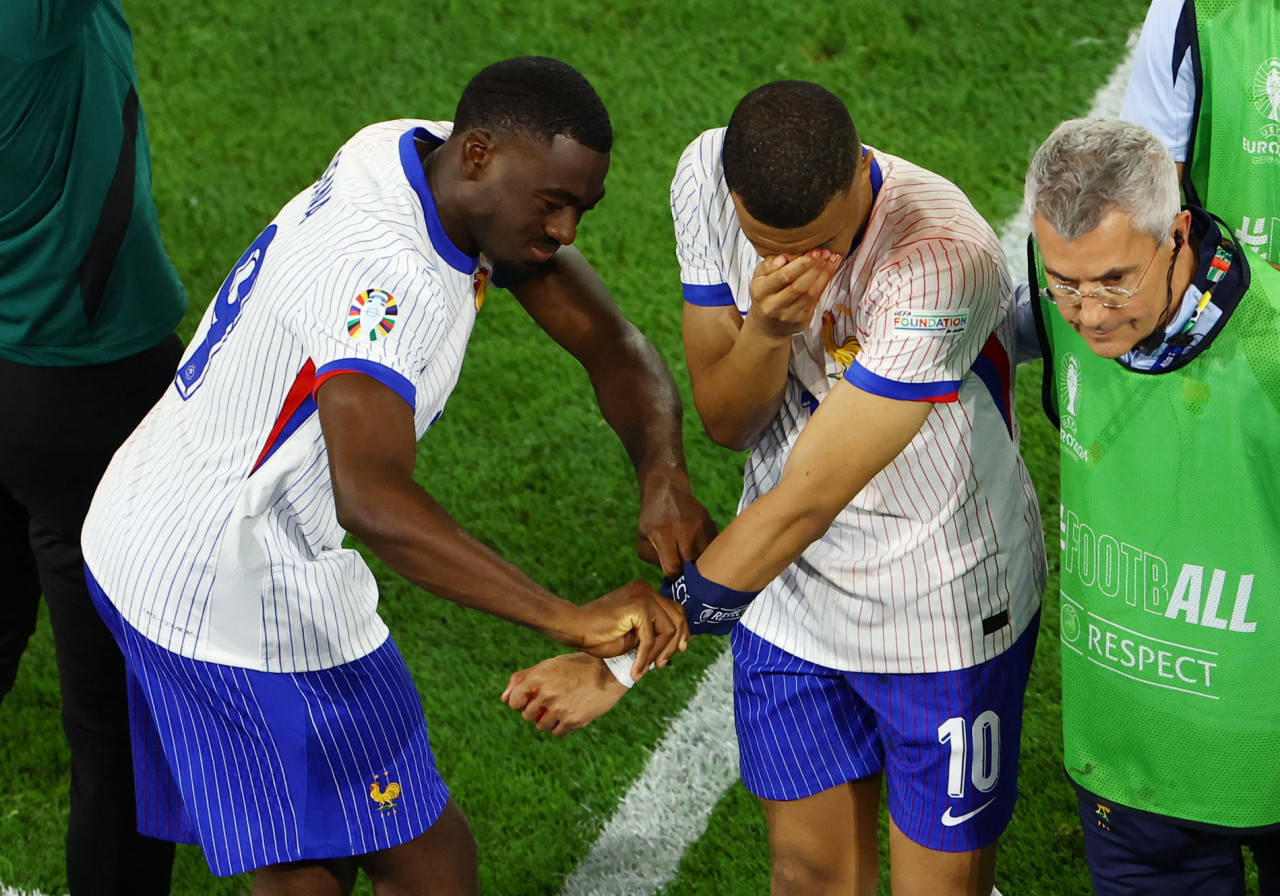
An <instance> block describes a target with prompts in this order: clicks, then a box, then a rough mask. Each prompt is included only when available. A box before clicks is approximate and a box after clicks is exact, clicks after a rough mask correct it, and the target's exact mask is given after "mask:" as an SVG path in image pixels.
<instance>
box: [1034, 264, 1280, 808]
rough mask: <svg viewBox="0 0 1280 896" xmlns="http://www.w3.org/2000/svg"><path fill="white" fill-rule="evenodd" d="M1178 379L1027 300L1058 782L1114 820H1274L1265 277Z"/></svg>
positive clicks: (1271, 408) (1279, 554)
mask: <svg viewBox="0 0 1280 896" xmlns="http://www.w3.org/2000/svg"><path fill="white" fill-rule="evenodd" d="M1251 267H1252V268H1253V269H1254V281H1253V285H1252V286H1251V287H1250V288H1249V291H1248V292H1247V293H1246V294H1245V296H1244V298H1243V299H1242V300H1241V303H1240V305H1239V307H1238V308H1237V309H1236V310H1235V312H1234V313H1233V314H1232V315H1231V317H1230V319H1229V320H1228V321H1227V322H1226V324H1225V326H1224V327H1223V329H1222V331H1221V332H1220V333H1218V334H1217V336H1216V339H1215V340H1214V341H1213V343H1212V344H1211V345H1210V346H1209V347H1208V348H1207V349H1205V350H1204V351H1203V353H1202V354H1200V355H1199V356H1198V357H1196V358H1194V359H1193V360H1192V361H1190V363H1188V364H1187V365H1186V366H1185V367H1182V368H1181V369H1179V370H1175V371H1171V372H1166V373H1160V374H1152V373H1145V372H1144V373H1138V372H1133V371H1130V370H1128V369H1126V368H1125V367H1123V366H1122V365H1120V364H1119V363H1117V362H1116V361H1111V360H1106V359H1102V358H1099V357H1097V356H1096V355H1094V354H1093V353H1092V352H1091V351H1090V350H1089V348H1088V346H1087V345H1086V343H1085V342H1084V340H1083V339H1081V338H1080V337H1079V336H1078V335H1077V334H1076V333H1075V332H1074V331H1073V330H1072V329H1071V327H1070V326H1069V325H1068V324H1067V323H1066V322H1065V321H1064V320H1063V319H1062V316H1061V315H1060V314H1059V313H1058V312H1057V310H1056V309H1055V308H1054V307H1053V305H1052V304H1049V303H1047V302H1044V300H1040V301H1041V302H1042V307H1041V310H1042V312H1043V319H1044V321H1045V322H1046V329H1047V331H1048V332H1047V334H1046V335H1047V336H1048V338H1049V341H1050V343H1051V349H1052V351H1051V353H1049V354H1046V358H1050V359H1052V360H1046V362H1045V363H1046V364H1050V363H1051V364H1053V365H1054V366H1053V374H1054V382H1053V387H1054V391H1055V393H1056V394H1055V395H1054V396H1052V397H1053V398H1056V404H1057V409H1058V412H1059V417H1060V420H1061V428H1060V434H1061V468H1062V507H1061V512H1062V519H1061V530H1060V531H1061V543H1062V555H1061V587H1062V594H1061V598H1062V599H1061V605H1060V612H1061V638H1062V707H1063V728H1064V732H1065V761H1066V767H1067V771H1068V772H1069V774H1070V775H1071V777H1072V778H1073V779H1075V780H1076V781H1077V782H1078V783H1079V784H1080V785H1081V786H1083V787H1085V788H1086V789H1088V790H1091V791H1093V792H1094V793H1096V794H1098V795H1100V796H1102V797H1105V798H1107V799H1112V800H1115V801H1116V802H1118V803H1121V804H1123V805H1126V806H1130V807H1133V808H1137V809H1142V810H1146V811H1149V812H1155V813H1158V814H1161V815H1168V816H1173V817H1175V818H1180V819H1187V820H1192V821H1197V822H1203V823H1207V824H1214V825H1223V826H1228V827H1235V828H1257V827H1263V826H1268V825H1274V824H1277V823H1280V273H1277V272H1276V271H1273V270H1272V269H1271V268H1269V267H1267V266H1266V265H1261V264H1254V265H1252V266H1251Z"/></svg>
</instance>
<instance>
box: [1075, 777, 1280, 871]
mask: <svg viewBox="0 0 1280 896" xmlns="http://www.w3.org/2000/svg"><path fill="white" fill-rule="evenodd" d="M1076 790H1077V792H1078V794H1079V805H1080V825H1081V830H1082V831H1083V832H1084V851H1085V858H1086V859H1087V860H1088V862H1089V873H1090V876H1091V877H1092V878H1093V891H1094V894H1095V896H1170V894H1182V893H1187V894H1195V896H1244V894H1245V873H1244V855H1243V853H1242V852H1241V849H1242V848H1247V849H1248V850H1249V851H1250V852H1251V853H1252V854H1253V860H1254V864H1255V865H1256V866H1257V868H1258V892H1259V893H1260V894H1261V896H1280V831H1270V832H1268V833H1258V834H1248V833H1242V832H1233V831H1230V830H1206V829H1204V828H1199V827H1192V826H1188V825H1185V824H1181V823H1179V822H1178V820H1177V819H1172V818H1160V817H1157V816H1152V815H1146V814H1145V813H1142V812H1136V811H1134V810H1132V809H1126V808H1125V807H1124V806H1120V805H1118V804H1115V803H1112V802H1110V801H1109V800H1103V799H1101V798H1100V797H1097V796H1094V795H1093V794H1091V793H1089V792H1088V791H1086V790H1083V789H1081V788H1079V787H1077V788H1076Z"/></svg>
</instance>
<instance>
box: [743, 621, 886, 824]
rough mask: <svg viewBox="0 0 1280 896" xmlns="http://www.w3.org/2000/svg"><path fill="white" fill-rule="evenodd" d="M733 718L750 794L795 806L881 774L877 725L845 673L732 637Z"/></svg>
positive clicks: (747, 636) (752, 639) (747, 634)
mask: <svg viewBox="0 0 1280 896" xmlns="http://www.w3.org/2000/svg"><path fill="white" fill-rule="evenodd" d="M731 643H732V647H733V715H734V723H735V726H736V727H737V732H738V753H739V764H740V766H741V770H742V780H743V783H744V784H746V786H747V789H748V790H750V791H751V792H752V793H754V794H755V795H756V796H758V797H761V798H762V799H769V800H796V799H801V798H803V797H808V796H813V795H814V794H817V793H821V792H822V791H824V790H828V789H830V788H832V787H835V786H837V785H840V784H844V783H845V782H846V781H852V780H856V779H859V778H865V777H866V776H868V775H872V774H875V773H876V772H879V771H880V769H881V767H882V754H881V748H880V743H879V739H878V738H877V736H876V730H875V718H874V715H873V714H872V713H871V712H870V710H869V709H868V707H867V706H866V705H865V703H863V701H862V700H861V699H860V698H859V697H858V695H857V694H856V693H855V692H854V691H853V689H852V688H850V687H849V684H848V682H847V681H846V678H847V673H843V672H839V671H837V670H834V669H828V668H826V667H823V666H819V665H817V664H815V663H810V662H808V661H806V660H802V659H800V658H799V657H796V656H793V655H791V654H789V653H787V652H786V651H783V650H780V649H779V648H777V647H775V646H774V645H772V644H770V643H769V642H768V641H766V640H764V639H763V638H761V637H759V636H758V635H755V634H753V633H752V632H751V631H750V630H748V629H747V628H746V627H744V626H741V625H739V626H737V627H736V628H735V629H734V630H733V637H732V641H731Z"/></svg>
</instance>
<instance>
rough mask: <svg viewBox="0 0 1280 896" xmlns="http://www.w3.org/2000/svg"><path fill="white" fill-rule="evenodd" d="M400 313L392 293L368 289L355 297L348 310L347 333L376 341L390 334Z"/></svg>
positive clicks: (354, 336)
mask: <svg viewBox="0 0 1280 896" xmlns="http://www.w3.org/2000/svg"><path fill="white" fill-rule="evenodd" d="M399 313H400V306H399V305H397V304H396V300H395V297H394V296H392V295H391V293H389V292H387V291H386V290H384V289H366V290H365V291H364V292H362V293H360V295H358V296H356V297H355V300H354V301H353V302H352V303H351V310H350V311H348V312H347V335H348V336H350V337H351V338H352V339H367V340H368V341H369V342H376V341H377V340H379V339H381V338H382V337H383V336H387V335H390V333H391V331H392V330H393V329H394V328H395V325H396V316H397V315H398V314H399Z"/></svg>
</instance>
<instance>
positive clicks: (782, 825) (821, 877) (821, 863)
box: [761, 775, 881, 896]
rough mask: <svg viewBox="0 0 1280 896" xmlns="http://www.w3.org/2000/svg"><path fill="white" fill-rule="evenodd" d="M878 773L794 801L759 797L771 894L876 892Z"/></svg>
mask: <svg viewBox="0 0 1280 896" xmlns="http://www.w3.org/2000/svg"><path fill="white" fill-rule="evenodd" d="M880 780H881V776H880V775H868V776H867V777H865V778H860V779H858V780H857V781H849V782H848V783H846V784H839V785H837V786H835V787H832V788H830V789H828V790H824V791H822V792H821V793H816V794H814V795H813V796H809V797H804V798H803V799H798V800H761V802H762V803H763V804H764V814H765V819H766V820H767V821H768V823H769V855H770V859H771V862H772V868H773V870H772V875H771V881H770V888H769V891H770V893H772V894H773V896H793V894H794V896H801V894H804V896H822V894H827V893H829V894H831V896H875V892H876V884H877V883H878V881H879V877H880V856H879V851H878V849H877V846H876V840H877V825H878V821H879V815H880Z"/></svg>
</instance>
